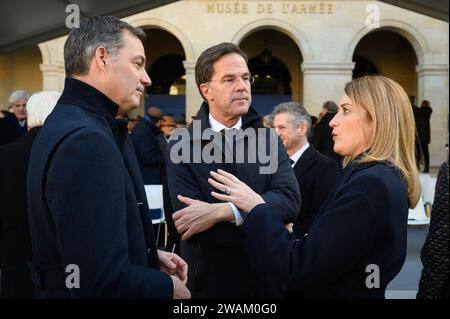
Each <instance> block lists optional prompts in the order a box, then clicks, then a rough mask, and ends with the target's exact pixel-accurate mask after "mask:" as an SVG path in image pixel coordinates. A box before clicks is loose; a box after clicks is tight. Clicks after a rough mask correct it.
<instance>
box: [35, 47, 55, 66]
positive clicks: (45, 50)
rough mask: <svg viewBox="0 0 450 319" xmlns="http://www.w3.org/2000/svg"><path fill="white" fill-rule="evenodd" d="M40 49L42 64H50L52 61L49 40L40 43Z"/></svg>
mask: <svg viewBox="0 0 450 319" xmlns="http://www.w3.org/2000/svg"><path fill="white" fill-rule="evenodd" d="M38 48H39V51H41V57H42V64H50V62H51V60H52V59H51V51H50V48H49V46H48V44H47V42H44V43H39V44H38Z"/></svg>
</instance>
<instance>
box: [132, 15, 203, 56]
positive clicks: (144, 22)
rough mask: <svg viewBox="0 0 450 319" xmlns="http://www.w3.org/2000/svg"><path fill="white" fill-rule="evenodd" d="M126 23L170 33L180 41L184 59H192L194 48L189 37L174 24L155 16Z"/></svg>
mask: <svg viewBox="0 0 450 319" xmlns="http://www.w3.org/2000/svg"><path fill="white" fill-rule="evenodd" d="M127 22H128V23H130V24H131V25H133V26H135V27H156V28H159V29H162V30H164V31H166V32H168V33H170V34H172V35H173V36H174V37H175V38H177V40H178V41H180V43H181V46H182V47H183V50H184V54H185V57H186V61H192V60H194V57H195V56H194V49H193V47H192V43H191V41H190V40H189V38H188V37H187V36H186V35H185V34H184V33H183V32H182V31H181V30H180V29H178V28H177V27H176V26H174V25H173V24H170V23H168V22H167V21H164V20H161V19H155V18H150V17H148V18H139V19H135V20H128V21H127Z"/></svg>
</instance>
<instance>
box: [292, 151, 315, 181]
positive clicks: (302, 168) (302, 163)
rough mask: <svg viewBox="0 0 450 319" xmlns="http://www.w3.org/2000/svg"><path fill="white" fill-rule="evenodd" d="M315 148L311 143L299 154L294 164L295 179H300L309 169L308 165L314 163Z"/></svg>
mask: <svg viewBox="0 0 450 319" xmlns="http://www.w3.org/2000/svg"><path fill="white" fill-rule="evenodd" d="M316 152H317V151H316V149H315V148H314V146H312V145H311V144H310V145H309V147H308V148H307V149H306V151H305V152H304V153H303V154H302V156H300V158H299V159H298V161H297V163H295V165H294V167H293V168H294V173H295V177H297V180H300V179H301V178H302V177H303V176H304V175H305V173H306V172H307V171H308V170H309V168H310V166H311V165H312V164H313V163H314V158H315V157H316Z"/></svg>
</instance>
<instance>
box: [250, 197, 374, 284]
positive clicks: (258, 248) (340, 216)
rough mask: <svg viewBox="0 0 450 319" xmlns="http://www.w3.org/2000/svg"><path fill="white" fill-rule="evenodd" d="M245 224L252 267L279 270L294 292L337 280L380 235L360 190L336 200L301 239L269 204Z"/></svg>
mask: <svg viewBox="0 0 450 319" xmlns="http://www.w3.org/2000/svg"><path fill="white" fill-rule="evenodd" d="M243 228H244V231H245V232H246V244H245V248H246V251H247V253H248V255H249V258H250V262H251V264H252V267H254V268H255V269H261V270H263V271H265V272H268V273H271V274H277V276H278V277H279V279H280V280H281V281H282V282H284V283H286V284H288V285H289V286H290V287H291V288H293V289H295V290H296V291H302V290H305V289H308V288H314V287H317V286H320V285H325V284H327V283H331V282H333V281H334V280H335V279H338V278H339V277H340V276H341V275H342V274H343V273H345V272H346V271H348V270H349V269H352V268H353V267H354V266H355V265H356V264H357V263H358V262H359V261H360V260H361V258H364V257H366V256H367V254H370V251H371V248H372V247H373V246H374V245H375V243H376V238H377V234H378V233H379V228H378V223H377V218H376V215H375V211H374V208H373V207H372V205H371V203H370V201H369V200H368V199H367V197H366V196H365V194H364V193H360V192H347V193H345V194H344V195H342V196H341V197H340V198H339V199H337V200H336V201H334V202H333V203H332V204H331V206H330V207H329V209H328V210H327V211H326V212H324V213H323V214H322V215H321V216H320V217H319V218H318V219H317V220H316V221H315V223H314V224H313V225H312V227H311V229H310V232H309V235H305V236H303V237H302V238H301V239H299V240H295V239H292V238H291V236H290V235H289V233H288V232H287V230H286V229H285V227H284V225H283V223H282V222H281V220H280V218H279V217H278V216H277V215H276V214H275V213H274V211H273V209H272V208H271V207H270V206H269V205H264V204H262V205H258V206H257V207H255V208H254V210H253V211H252V212H251V213H250V214H249V215H248V217H247V219H246V220H245V222H244V225H243ZM274 256H277V257H276V258H274Z"/></svg>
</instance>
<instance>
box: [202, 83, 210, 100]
mask: <svg viewBox="0 0 450 319" xmlns="http://www.w3.org/2000/svg"><path fill="white" fill-rule="evenodd" d="M200 91H201V92H202V95H203V97H204V98H205V99H206V100H208V101H209V100H210V98H211V94H209V93H210V92H209V85H208V84H207V83H202V84H200Z"/></svg>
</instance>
